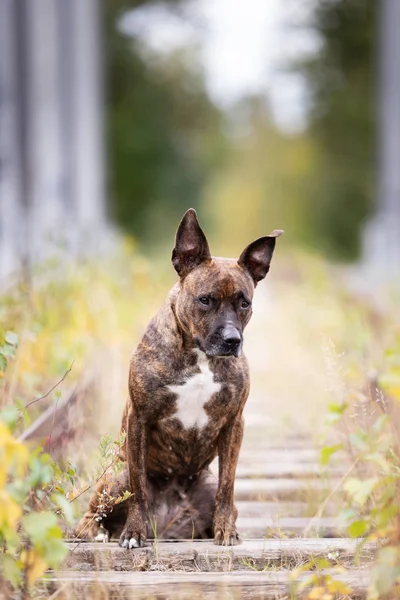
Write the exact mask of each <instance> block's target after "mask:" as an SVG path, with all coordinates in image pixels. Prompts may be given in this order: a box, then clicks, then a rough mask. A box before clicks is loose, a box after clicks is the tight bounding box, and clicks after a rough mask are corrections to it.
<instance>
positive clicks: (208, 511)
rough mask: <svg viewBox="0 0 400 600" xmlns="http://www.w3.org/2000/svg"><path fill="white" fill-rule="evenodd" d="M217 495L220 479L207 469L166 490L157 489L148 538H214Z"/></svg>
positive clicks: (174, 483) (175, 481) (171, 485)
mask: <svg viewBox="0 0 400 600" xmlns="http://www.w3.org/2000/svg"><path fill="white" fill-rule="evenodd" d="M216 492H217V480H216V478H215V477H214V475H212V473H210V472H209V471H208V470H204V471H202V472H201V473H200V474H199V475H197V476H193V478H190V477H185V478H182V479H181V478H177V479H176V480H174V481H173V482H171V484H170V485H169V486H168V487H167V488H166V489H164V490H163V491H158V492H157V491H156V488H155V489H154V493H153V497H154V504H153V506H152V508H151V509H150V511H151V512H153V514H152V515H151V516H150V519H149V531H148V537H149V538H153V537H158V538H160V539H175V540H176V539H198V538H212V537H213V516H214V510H215V496H216Z"/></svg>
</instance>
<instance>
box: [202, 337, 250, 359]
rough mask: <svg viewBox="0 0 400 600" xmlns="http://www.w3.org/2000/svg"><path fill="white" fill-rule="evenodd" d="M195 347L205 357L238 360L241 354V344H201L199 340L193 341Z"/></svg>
mask: <svg viewBox="0 0 400 600" xmlns="http://www.w3.org/2000/svg"><path fill="white" fill-rule="evenodd" d="M195 344H196V347H197V348H198V349H199V350H201V351H202V352H204V354H205V355H206V356H209V357H210V358H211V357H215V358H218V357H221V358H229V357H233V358H239V357H240V356H241V354H242V346H243V344H242V342H240V343H239V344H236V345H234V346H232V345H231V344H225V343H224V342H222V343H219V344H217V343H208V344H207V343H203V342H202V341H201V340H200V339H199V338H196V339H195Z"/></svg>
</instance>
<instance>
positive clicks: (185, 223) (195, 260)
mask: <svg viewBox="0 0 400 600" xmlns="http://www.w3.org/2000/svg"><path fill="white" fill-rule="evenodd" d="M209 259H211V254H210V249H209V247H208V242H207V239H206V236H205V235H204V232H203V230H202V229H201V227H200V225H199V222H198V220H197V215H196V211H195V210H194V209H193V208H189V210H187V211H186V212H185V214H184V215H183V219H182V221H181V222H180V224H179V227H178V231H177V232H176V238H175V248H174V249H173V251H172V264H173V265H174V268H175V270H176V272H177V273H178V275H179V277H181V278H182V277H186V275H187V274H188V273H189V272H190V271H191V270H192V269H194V268H195V267H197V265H199V264H200V263H202V262H203V261H205V260H209Z"/></svg>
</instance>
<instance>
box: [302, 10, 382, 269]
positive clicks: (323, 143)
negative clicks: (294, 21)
mask: <svg viewBox="0 0 400 600" xmlns="http://www.w3.org/2000/svg"><path fill="white" fill-rule="evenodd" d="M378 4H379V3H377V2H375V0H336V1H332V0H319V1H317V2H316V3H315V8H314V13H313V26H314V28H315V29H316V31H317V32H318V34H319V36H320V38H321V41H322V47H321V50H320V51H319V52H318V53H317V54H315V55H314V56H313V57H311V58H310V59H309V60H307V61H305V62H302V63H301V64H296V65H295V68H297V69H299V70H300V71H301V72H302V73H303V74H304V75H305V77H306V80H307V82H308V84H309V87H310V94H311V108H310V135H311V137H312V138H313V140H314V142H315V161H314V165H315V168H314V173H313V174H312V177H311V179H310V182H312V185H311V186H310V189H309V190H308V191H307V198H306V199H305V200H304V202H305V204H306V207H308V208H309V210H307V209H306V211H307V214H308V219H309V222H308V229H309V232H308V233H309V236H310V239H311V240H312V242H313V243H314V244H316V245H317V246H318V247H319V248H323V249H324V250H325V251H326V252H327V253H328V254H330V255H331V256H333V257H335V258H344V259H350V258H355V257H356V256H357V254H358V250H359V237H360V230H361V227H362V225H363V221H364V220H365V218H366V216H367V215H368V213H369V211H370V209H371V207H372V197H373V191H374V185H375V182H374V171H375V169H374V166H375V165H374V162H375V161H374V135H375V132H374V127H373V124H374V104H375V98H374V90H375V72H374V71H375V61H374V56H375V50H376V37H377V36H376V29H377V28H376V17H377V8H378Z"/></svg>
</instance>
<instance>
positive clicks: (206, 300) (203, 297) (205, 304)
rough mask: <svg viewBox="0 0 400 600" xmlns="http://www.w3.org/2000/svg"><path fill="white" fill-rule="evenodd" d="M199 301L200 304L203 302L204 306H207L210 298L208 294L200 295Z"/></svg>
mask: <svg viewBox="0 0 400 600" xmlns="http://www.w3.org/2000/svg"><path fill="white" fill-rule="evenodd" d="M199 302H201V304H204V306H208V305H209V304H210V298H209V297H208V296H201V297H200V298H199Z"/></svg>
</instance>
